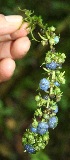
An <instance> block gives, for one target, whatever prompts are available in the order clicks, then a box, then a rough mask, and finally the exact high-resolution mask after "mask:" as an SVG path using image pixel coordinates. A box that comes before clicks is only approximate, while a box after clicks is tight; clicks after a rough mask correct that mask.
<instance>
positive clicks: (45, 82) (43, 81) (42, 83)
mask: <svg viewBox="0 0 70 160" xmlns="http://www.w3.org/2000/svg"><path fill="white" fill-rule="evenodd" d="M39 87H40V89H42V90H44V91H45V92H46V91H47V90H48V88H49V81H48V80H47V79H46V78H43V79H41V80H40V83H39Z"/></svg>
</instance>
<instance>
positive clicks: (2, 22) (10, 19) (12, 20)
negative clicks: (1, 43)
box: [0, 14, 23, 36]
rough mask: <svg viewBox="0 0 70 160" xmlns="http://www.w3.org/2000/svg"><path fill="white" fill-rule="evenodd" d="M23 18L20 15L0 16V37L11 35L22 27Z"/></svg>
mask: <svg viewBox="0 0 70 160" xmlns="http://www.w3.org/2000/svg"><path fill="white" fill-rule="evenodd" d="M22 21H23V17H22V16H20V15H10V16H4V15H2V14H0V36H2V35H5V34H11V33H13V32H15V31H16V30H17V29H19V27H20V26H21V24H22Z"/></svg>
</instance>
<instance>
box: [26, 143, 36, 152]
mask: <svg viewBox="0 0 70 160" xmlns="http://www.w3.org/2000/svg"><path fill="white" fill-rule="evenodd" d="M24 149H25V150H26V151H27V152H28V153H35V149H34V148H33V147H32V145H30V144H26V145H25V146H24Z"/></svg>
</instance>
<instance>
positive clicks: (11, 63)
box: [0, 14, 30, 83]
mask: <svg viewBox="0 0 70 160" xmlns="http://www.w3.org/2000/svg"><path fill="white" fill-rule="evenodd" d="M22 18H23V17H22V16H20V15H12V16H4V15H2V14H0V83H1V82H4V81H7V80H9V79H10V78H11V76H12V75H13V73H14V70H15V67H16V65H15V59H20V58H23V57H24V56H25V55H26V53H27V52H28V50H29V48H30V40H29V38H28V37H27V35H28V33H29V29H28V24H27V23H23V25H22Z"/></svg>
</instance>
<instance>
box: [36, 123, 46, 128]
mask: <svg viewBox="0 0 70 160" xmlns="http://www.w3.org/2000/svg"><path fill="white" fill-rule="evenodd" d="M38 128H43V129H48V124H47V123H46V122H39V124H38Z"/></svg>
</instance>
